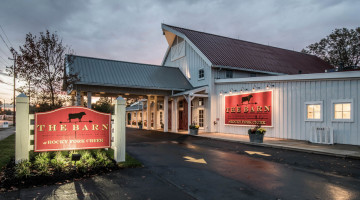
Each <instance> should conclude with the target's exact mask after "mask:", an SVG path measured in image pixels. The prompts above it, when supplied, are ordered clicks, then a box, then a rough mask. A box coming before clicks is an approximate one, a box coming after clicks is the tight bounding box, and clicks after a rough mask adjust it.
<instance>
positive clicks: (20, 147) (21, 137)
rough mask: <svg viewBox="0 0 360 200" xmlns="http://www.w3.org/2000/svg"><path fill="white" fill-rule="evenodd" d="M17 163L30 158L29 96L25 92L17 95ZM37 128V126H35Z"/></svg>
mask: <svg viewBox="0 0 360 200" xmlns="http://www.w3.org/2000/svg"><path fill="white" fill-rule="evenodd" d="M15 105H16V134H15V163H16V164H17V163H19V162H21V161H22V160H29V146H30V132H29V98H28V97H27V96H26V95H25V94H23V93H22V94H20V95H19V96H17V97H16V104H15ZM34 128H36V127H34Z"/></svg>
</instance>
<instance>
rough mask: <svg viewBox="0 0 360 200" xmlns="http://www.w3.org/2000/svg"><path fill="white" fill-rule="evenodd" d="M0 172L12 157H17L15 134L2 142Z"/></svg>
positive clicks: (0, 147) (0, 144)
mask: <svg viewBox="0 0 360 200" xmlns="http://www.w3.org/2000/svg"><path fill="white" fill-rule="evenodd" d="M0 152H1V156H0V171H1V168H3V167H4V166H5V165H6V164H7V163H8V162H9V161H10V159H11V158H12V157H15V134H12V135H10V136H9V137H7V138H5V139H3V140H1V141H0Z"/></svg>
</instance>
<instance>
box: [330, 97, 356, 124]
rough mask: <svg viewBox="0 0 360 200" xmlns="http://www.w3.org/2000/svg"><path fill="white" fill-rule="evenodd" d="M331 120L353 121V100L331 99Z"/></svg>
mask: <svg viewBox="0 0 360 200" xmlns="http://www.w3.org/2000/svg"><path fill="white" fill-rule="evenodd" d="M332 105H333V108H332V109H333V116H332V117H333V121H342V122H352V121H353V112H352V110H353V108H352V107H353V100H352V99H346V100H333V101H332Z"/></svg>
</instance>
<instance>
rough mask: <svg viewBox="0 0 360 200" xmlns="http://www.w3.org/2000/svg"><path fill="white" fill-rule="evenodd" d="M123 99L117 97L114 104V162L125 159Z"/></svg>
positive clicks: (124, 103)
mask: <svg viewBox="0 0 360 200" xmlns="http://www.w3.org/2000/svg"><path fill="white" fill-rule="evenodd" d="M125 105H126V102H125V99H123V98H122V97H118V98H117V99H116V104H115V118H114V125H115V129H114V147H113V148H114V159H115V161H116V162H124V161H125Z"/></svg>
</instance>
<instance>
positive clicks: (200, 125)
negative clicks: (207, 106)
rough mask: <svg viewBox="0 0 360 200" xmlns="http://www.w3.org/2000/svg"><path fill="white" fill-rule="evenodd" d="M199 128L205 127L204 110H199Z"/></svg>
mask: <svg viewBox="0 0 360 200" xmlns="http://www.w3.org/2000/svg"><path fill="white" fill-rule="evenodd" d="M199 127H201V128H203V127H204V110H199Z"/></svg>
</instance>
